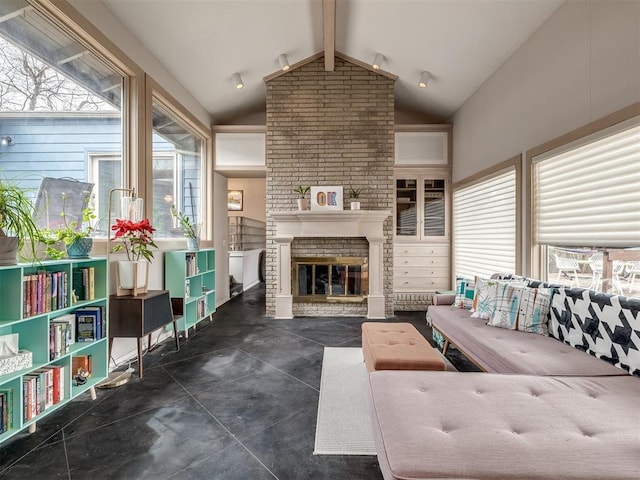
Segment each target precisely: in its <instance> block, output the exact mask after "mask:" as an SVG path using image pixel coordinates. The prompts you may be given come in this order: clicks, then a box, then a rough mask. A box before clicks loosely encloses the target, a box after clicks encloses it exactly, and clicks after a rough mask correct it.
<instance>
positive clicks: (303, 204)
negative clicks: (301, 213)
mask: <svg viewBox="0 0 640 480" xmlns="http://www.w3.org/2000/svg"><path fill="white" fill-rule="evenodd" d="M309 190H311V187H307V186H304V185H298V186H297V187H296V188H294V189H293V191H294V192H295V193H297V194H298V210H309V199H308V198H306V197H305V195H306V194H307V193H309Z"/></svg>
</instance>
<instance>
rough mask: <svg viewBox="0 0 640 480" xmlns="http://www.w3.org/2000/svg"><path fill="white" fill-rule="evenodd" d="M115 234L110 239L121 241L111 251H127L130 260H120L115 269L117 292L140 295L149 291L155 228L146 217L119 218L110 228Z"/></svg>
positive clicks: (156, 246)
mask: <svg viewBox="0 0 640 480" xmlns="http://www.w3.org/2000/svg"><path fill="white" fill-rule="evenodd" d="M111 230H113V231H114V236H113V238H112V239H111V240H118V241H120V242H121V243H119V244H118V245H115V246H114V247H113V248H112V249H111V251H112V252H122V251H124V252H125V254H126V255H127V260H122V261H118V263H117V268H116V283H117V287H118V288H117V290H116V294H117V295H137V294H138V293H146V292H147V279H148V276H149V262H150V261H151V259H152V258H153V251H152V250H151V248H152V247H153V248H158V245H156V243H155V242H154V241H153V237H152V235H153V232H155V228H153V227H152V226H151V224H150V223H149V219H147V218H145V219H144V220H141V221H139V222H133V221H131V220H122V219H119V218H117V219H116V223H115V225H113V226H112V227H111Z"/></svg>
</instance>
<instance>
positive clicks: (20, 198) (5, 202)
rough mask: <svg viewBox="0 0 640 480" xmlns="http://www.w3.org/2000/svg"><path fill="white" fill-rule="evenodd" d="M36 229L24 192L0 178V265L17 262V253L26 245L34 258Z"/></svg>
mask: <svg viewBox="0 0 640 480" xmlns="http://www.w3.org/2000/svg"><path fill="white" fill-rule="evenodd" d="M37 237H38V228H37V227H36V225H35V223H34V221H33V205H32V203H31V200H29V198H28V197H27V195H26V193H25V190H24V189H23V188H21V187H19V186H18V185H16V184H14V183H13V182H11V181H10V180H8V179H5V178H0V264H3V265H12V264H15V263H16V262H17V251H18V249H19V248H21V247H23V246H24V245H25V242H27V245H28V247H29V249H30V251H31V253H33V255H34V258H35V250H36V248H35V244H36V239H37Z"/></svg>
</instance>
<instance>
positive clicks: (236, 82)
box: [231, 72, 244, 90]
mask: <svg viewBox="0 0 640 480" xmlns="http://www.w3.org/2000/svg"><path fill="white" fill-rule="evenodd" d="M231 79H232V80H233V84H234V85H235V86H236V88H237V89H238V90H240V89H241V88H244V83H242V78H241V77H240V74H239V73H237V72H236V73H234V74H233V75H231Z"/></svg>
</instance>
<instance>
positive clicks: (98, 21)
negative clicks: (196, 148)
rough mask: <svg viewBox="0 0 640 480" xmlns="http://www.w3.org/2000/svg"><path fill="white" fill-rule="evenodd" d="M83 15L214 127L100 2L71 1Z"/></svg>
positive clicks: (153, 58) (182, 102) (142, 46)
mask: <svg viewBox="0 0 640 480" xmlns="http://www.w3.org/2000/svg"><path fill="white" fill-rule="evenodd" d="M68 1H69V3H70V4H71V5H72V6H73V7H74V8H75V9H76V10H78V11H79V12H80V13H81V14H82V16H84V17H85V18H86V19H87V20H89V21H90V22H91V23H92V24H93V25H94V26H95V27H96V28H98V30H100V31H101V32H102V33H103V34H104V35H105V36H107V37H108V38H109V40H111V41H112V42H113V43H115V44H116V45H117V46H118V48H120V49H121V50H122V51H123V52H124V53H126V54H127V56H128V57H129V58H131V60H133V61H134V62H136V63H137V64H138V66H140V68H142V69H143V70H144V71H145V72H147V73H148V74H149V75H151V77H152V78H153V79H154V80H155V81H156V82H158V83H159V84H160V85H161V86H162V87H163V88H164V89H165V90H167V91H168V92H169V93H170V94H171V95H173V96H174V97H175V98H176V100H178V101H179V102H180V103H181V104H182V105H183V106H184V107H185V108H186V109H187V110H189V111H190V112H191V114H192V115H194V116H195V117H196V118H197V119H198V120H199V121H200V122H202V123H203V124H204V125H211V115H209V113H208V112H207V111H206V110H205V109H204V107H202V105H200V104H199V103H198V101H196V99H195V98H193V97H192V96H191V94H190V93H189V92H187V90H185V88H184V87H183V86H182V85H181V84H180V82H178V80H176V79H175V77H174V76H173V75H172V74H171V73H169V71H168V70H167V69H166V68H165V67H164V66H163V65H162V64H161V63H160V62H159V61H158V60H157V59H156V58H155V57H154V56H153V55H152V54H151V52H149V50H147V49H146V47H145V46H144V45H143V44H142V43H141V42H140V40H138V39H137V38H136V37H135V36H134V35H133V34H132V33H131V32H129V30H127V28H126V27H125V26H124V25H123V24H122V23H121V22H120V20H119V19H118V18H117V17H116V16H115V15H114V14H113V13H111V10H109V9H108V8H107V7H106V6H105V5H104V4H103V3H102V2H101V1H97V0H68Z"/></svg>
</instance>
